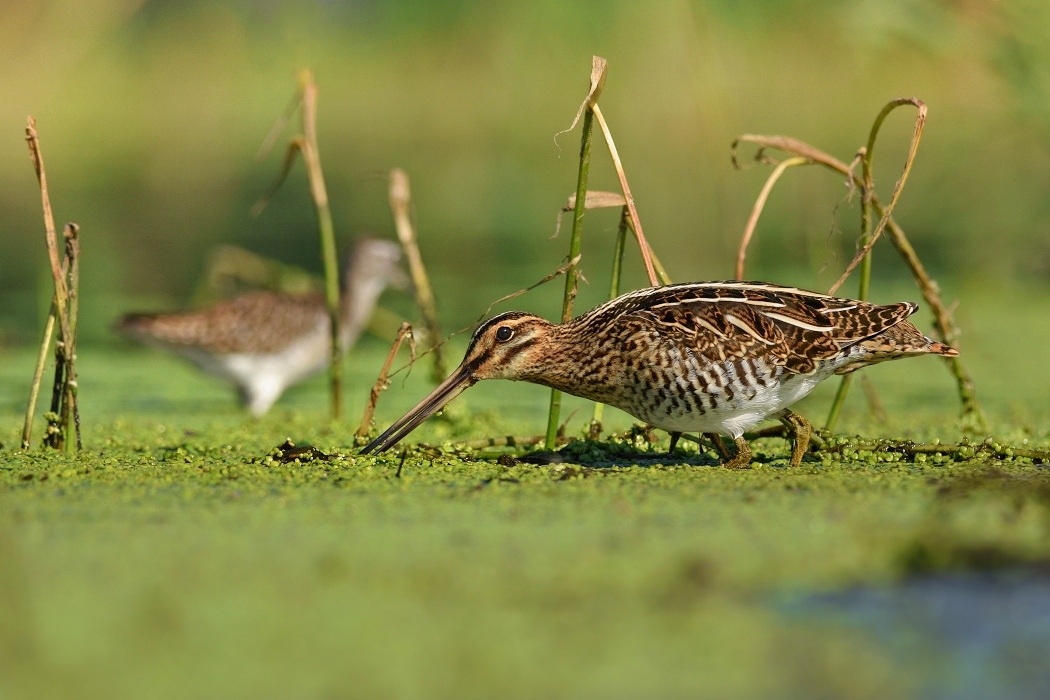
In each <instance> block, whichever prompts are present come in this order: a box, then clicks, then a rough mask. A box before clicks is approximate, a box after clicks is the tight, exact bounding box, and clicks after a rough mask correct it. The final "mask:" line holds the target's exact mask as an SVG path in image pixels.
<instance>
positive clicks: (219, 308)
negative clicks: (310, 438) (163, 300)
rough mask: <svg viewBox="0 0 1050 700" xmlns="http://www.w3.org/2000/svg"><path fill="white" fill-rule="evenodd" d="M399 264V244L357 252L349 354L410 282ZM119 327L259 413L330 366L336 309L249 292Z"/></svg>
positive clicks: (364, 244) (352, 267) (369, 244)
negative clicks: (230, 389) (395, 287)
mask: <svg viewBox="0 0 1050 700" xmlns="http://www.w3.org/2000/svg"><path fill="white" fill-rule="evenodd" d="M399 259H400V249H399V248H398V246H397V244H395V243H393V242H391V241H384V240H376V239H366V240H363V241H360V242H359V243H358V244H357V246H356V247H355V248H354V252H353V254H352V255H351V258H350V264H349V265H348V267H347V270H346V280H345V290H344V293H343V296H342V299H341V300H340V326H339V330H340V342H341V344H342V346H343V348H344V350H345V349H347V348H349V347H350V346H352V345H353V343H354V342H355V341H356V340H357V337H358V336H359V335H360V334H361V331H362V330H363V329H364V327H365V325H366V324H367V323H368V319H369V318H370V317H371V315H372V310H373V309H374V308H375V304H376V301H377V300H378V299H379V296H380V294H382V293H383V290H384V289H386V287H387V285H388V284H390V283H391V282H401V281H403V279H404V273H403V272H402V271H401V269H400V267H399V266H398V261H399ZM117 329H118V330H119V331H120V332H122V333H124V334H125V335H127V336H129V337H132V338H135V339H137V340H141V341H143V342H145V343H147V344H150V345H154V346H157V347H161V348H163V349H165V350H169V351H171V352H174V353H176V354H178V355H180V356H182V357H185V358H187V359H188V360H190V361H191V362H193V363H194V364H195V365H197V366H198V367H200V368H201V369H202V370H204V371H205V372H208V373H209V374H213V375H215V376H217V377H220V378H222V379H224V380H226V381H229V382H230V383H232V384H234V385H235V386H236V387H237V388H238V389H239V391H240V393H241V397H242V399H243V401H244V403H245V404H246V405H247V406H248V408H249V409H250V410H251V412H252V413H253V414H255V415H262V414H263V413H265V412H266V411H267V410H269V408H270V406H272V405H273V403H274V402H275V401H276V400H277V399H278V398H279V397H280V395H281V394H282V393H283V392H284V390H285V389H286V388H288V387H289V386H292V385H293V384H296V383H298V382H300V381H302V380H303V379H305V378H306V377H308V376H310V375H311V374H314V373H316V372H319V371H321V370H323V369H324V368H325V367H326V366H327V363H328V352H329V349H328V346H329V338H330V331H329V321H328V311H327V307H326V305H325V301H324V297H323V296H321V295H320V294H305V295H290V294H276V293H274V292H267V291H259V292H249V293H247V294H242V295H240V296H238V297H236V298H234V299H230V300H229V301H224V302H220V303H218V304H215V305H214V306H210V307H208V308H204V309H199V310H195V311H184V312H178V313H160V314H130V315H128V316H125V317H124V318H123V319H122V320H121V322H120V323H119V324H118V326H117Z"/></svg>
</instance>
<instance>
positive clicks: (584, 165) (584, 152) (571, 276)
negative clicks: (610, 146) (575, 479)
mask: <svg viewBox="0 0 1050 700" xmlns="http://www.w3.org/2000/svg"><path fill="white" fill-rule="evenodd" d="M593 125H594V112H593V111H592V110H591V107H590V105H589V104H588V105H587V107H586V108H585V110H584V114H583V135H582V137H581V139H580V170H579V174H578V176H577V178H576V207H575V208H574V209H573V210H572V238H571V239H570V241H569V260H572V259H573V258H575V257H576V256H577V255H579V254H580V238H581V236H582V234H583V215H584V213H585V212H586V211H587V175H588V173H589V171H590V168H591V130H592V127H593ZM578 276H579V272H578V270H577V266H576V265H574V266H572V267H570V268H569V270H568V271H567V272H566V273H565V295H564V297H563V298H562V306H561V322H562V323H565V322H567V321H568V320H569V319H571V318H572V301H573V299H574V298H575V296H576V282H577V277H578ZM560 416H561V392H560V391H558V390H557V389H551V404H550V412H549V413H548V414H547V435H546V448H547V449H548V450H553V449H554V448H555V446H556V443H557V439H558V420H559V418H560Z"/></svg>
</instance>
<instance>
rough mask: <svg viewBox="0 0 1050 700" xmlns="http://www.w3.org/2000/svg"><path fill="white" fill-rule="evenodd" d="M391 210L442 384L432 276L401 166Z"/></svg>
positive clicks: (392, 191)
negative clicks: (423, 252)
mask: <svg viewBox="0 0 1050 700" xmlns="http://www.w3.org/2000/svg"><path fill="white" fill-rule="evenodd" d="M389 198H390V211H391V212H392V213H393V215H394V226H395V228H396V229H397V238H398V240H399V241H400V242H401V248H402V249H403V250H404V251H405V257H406V258H407V259H408V271H409V274H410V275H411V276H412V286H413V287H415V290H416V306H417V307H418V308H419V313H420V315H421V316H422V317H423V325H424V326H425V327H426V331H427V338H428V339H429V342H428V344H429V345H430V347H429V348H428V351H430V352H432V353H433V355H434V371H433V374H432V376H431V378H432V379H433V381H434V383H440V382H441V381H443V380H444V379H445V376H446V375H447V371H446V368H445V360H444V357H443V355H442V354H441V343H440V340H441V323H440V321H439V320H438V313H437V303H436V302H435V301H434V290H433V288H432V287H431V286H430V278H429V277H428V276H427V269H426V267H425V266H424V265H423V256H422V254H421V253H420V252H419V243H418V240H417V238H416V229H415V227H414V226H413V225H412V216H411V202H412V191H411V188H410V185H409V181H408V175H407V174H406V173H405V171H404V170H401V169H400V168H394V169H393V170H391V171H390V189H389Z"/></svg>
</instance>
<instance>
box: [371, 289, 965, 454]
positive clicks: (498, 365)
mask: <svg viewBox="0 0 1050 700" xmlns="http://www.w3.org/2000/svg"><path fill="white" fill-rule="evenodd" d="M917 308H918V307H917V306H916V305H915V304H913V303H910V302H902V303H899V304H890V305H886V306H880V305H875V304H871V303H867V302H862V301H855V300H851V299H842V298H837V297H829V296H827V295H824V294H818V293H816V292H809V291H806V290H802V289H796V288H792V287H781V286H777V285H772V284H765V283H761V282H735V281H733V282H700V283H694V284H678V285H670V286H666V287H653V288H648V289H643V290H640V291H636V292H631V293H629V294H625V295H623V296H621V297H618V298H616V299H613V300H612V301H609V302H607V303H605V304H602V305H601V306H599V307H597V308H595V309H593V310H591V311H589V312H587V313H585V314H583V315H582V316H579V317H577V318H575V319H572V320H571V321H569V322H568V323H565V324H562V325H555V324H552V323H550V322H548V321H546V320H544V319H542V318H540V317H538V316H534V315H532V314H525V313H521V312H509V313H505V314H501V315H499V316H496V317H495V318H492V319H490V320H488V321H486V322H484V323H483V324H481V326H479V327H478V329H477V330H475V332H474V335H473V337H472V338H471V341H470V345H469V347H468V349H467V353H466V357H465V358H464V360H463V363H462V364H461V365H460V367H459V368H458V369H457V370H456V371H455V372H454V373H453V374H452V375H451V376H450V377H449V378H448V379H447V380H446V381H445V382H444V383H443V384H442V385H441V386H439V387H438V388H437V389H436V390H435V391H434V392H433V393H432V394H431V395H430V396H428V397H427V398H426V399H424V400H423V401H422V402H421V403H420V404H419V405H418V406H417V407H416V408H414V409H413V410H412V411H410V412H409V413H408V414H407V415H406V416H405V417H403V418H402V419H401V420H399V421H397V422H396V423H395V424H394V425H393V426H391V428H390V429H389V430H387V431H386V432H385V433H383V435H381V436H380V437H379V438H377V439H376V440H375V441H373V442H372V443H371V444H369V445H368V446H367V447H366V448H365V451H366V452H377V451H382V450H385V449H387V448H389V447H390V446H391V445H393V444H395V443H396V442H397V441H398V440H400V439H401V438H403V437H404V436H405V435H407V434H408V433H409V432H410V431H411V430H412V429H414V428H415V427H416V426H417V425H419V423H421V422H423V420H425V419H426V418H427V417H428V416H429V415H431V414H433V413H434V412H435V411H437V410H438V409H439V408H440V407H441V406H443V405H444V404H446V403H448V401H450V400H451V399H452V398H454V397H455V396H456V395H458V394H459V393H460V392H461V391H463V390H464V389H466V388H467V387H469V386H471V385H473V384H474V383H476V382H477V381H479V380H481V379H512V380H520V381H527V382H532V383H535V384H542V385H544V386H549V387H553V388H555V389H559V390H561V391H564V392H566V393H569V394H573V395H575V396H581V397H583V398H587V399H591V400H594V401H600V402H602V403H605V404H609V405H611V406H616V407H617V408H620V409H622V410H624V411H626V412H627V413H630V414H631V415H633V416H635V417H636V418H639V419H640V420H642V421H645V422H646V423H649V424H651V425H654V426H656V427H658V428H662V429H664V430H667V431H669V432H670V433H671V434H672V435H673V436H674V435H675V434H680V433H682V432H703V433H716V434H721V435H728V436H730V437H732V438H734V439H735V440H736V443H737V447H738V453H737V456H736V457H735V458H734V459H733V460H732V461H731V462H730V463H729V466H746V464H747V463H748V462H749V461H750V449H749V448H748V446H747V443H746V442H745V441H744V440H743V438H742V435H743V433H744V431H745V430H747V429H749V428H751V427H752V426H754V425H756V424H757V423H759V422H761V421H762V420H764V419H766V418H767V417H775V418H779V419H781V420H783V421H784V422H785V423H787V424H788V425H789V427H790V428H791V429H792V430H793V431H794V432H795V434H796V440H795V443H796V444H795V449H794V450H793V452H792V463H793V464H797V463H798V462H799V461H801V459H802V456H803V453H804V451H805V448H806V446H807V444H808V431H809V424H808V422H806V421H805V419H803V418H802V417H801V416H798V415H797V414H795V413H792V412H791V411H789V410H788V407H789V406H790V405H792V404H794V403H795V402H796V401H798V400H799V399H801V398H802V397H803V396H805V395H806V394H808V393H809V392H810V391H811V390H812V389H813V388H814V387H815V386H816V385H817V384H819V383H820V382H821V381H822V380H824V379H826V378H827V377H829V376H831V375H832V374H847V373H849V372H852V371H854V370H857V369H859V368H861V367H864V366H866V365H869V364H875V363H878V362H882V361H884V360H890V359H896V358H900V357H909V356H913V355H928V354H934V355H949V356H950V355H956V354H957V352H956V351H955V350H954V349H952V348H950V347H948V346H946V345H943V344H941V343H937V342H934V341H932V340H930V339H929V338H926V337H925V336H924V335H923V334H922V333H921V332H920V331H919V329H917V328H916V327H915V326H913V325H912V324H911V323H909V322H908V321H907V320H905V319H906V318H907V317H908V316H910V315H911V314H913V313H914V312H915V311H916V309H917Z"/></svg>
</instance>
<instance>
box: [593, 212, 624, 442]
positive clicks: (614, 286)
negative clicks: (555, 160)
mask: <svg viewBox="0 0 1050 700" xmlns="http://www.w3.org/2000/svg"><path fill="white" fill-rule="evenodd" d="M630 215H631V212H630V210H629V209H628V208H627V205H624V207H623V210H622V211H621V213H620V227H619V228H618V229H617V230H616V247H615V248H614V249H613V263H612V274H611V275H610V279H609V299H610V300H612V299H615V298H616V297H618V296H620V273H621V271H622V270H623V249H624V247H625V246H626V243H627V226H628V222H629V220H630ZM604 415H605V404H603V403H602V402H601V401H595V402H594V413H593V414H592V416H591V427H590V429H589V436H590V438H591V439H592V440H597V439H598V438H599V437H600V436H601V434H602V417H603V416H604Z"/></svg>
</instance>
